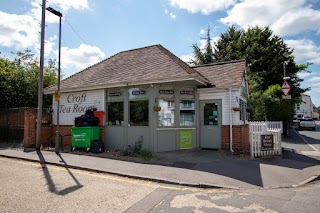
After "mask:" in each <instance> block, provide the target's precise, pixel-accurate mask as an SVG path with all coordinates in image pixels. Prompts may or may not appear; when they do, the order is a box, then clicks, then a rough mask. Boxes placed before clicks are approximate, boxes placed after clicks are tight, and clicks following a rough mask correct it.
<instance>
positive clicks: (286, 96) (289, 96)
mask: <svg viewBox="0 0 320 213" xmlns="http://www.w3.org/2000/svg"><path fill="white" fill-rule="evenodd" d="M282 99H291V95H283V96H282Z"/></svg>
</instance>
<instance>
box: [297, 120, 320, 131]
mask: <svg viewBox="0 0 320 213" xmlns="http://www.w3.org/2000/svg"><path fill="white" fill-rule="evenodd" d="M302 129H312V130H316V122H315V121H314V120H313V119H312V118H309V117H305V118H302V119H300V120H299V130H302Z"/></svg>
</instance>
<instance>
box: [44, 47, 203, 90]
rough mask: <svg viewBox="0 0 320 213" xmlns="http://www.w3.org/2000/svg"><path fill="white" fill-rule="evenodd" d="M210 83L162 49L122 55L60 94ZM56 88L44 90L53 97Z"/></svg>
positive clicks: (70, 82) (79, 76)
mask: <svg viewBox="0 0 320 213" xmlns="http://www.w3.org/2000/svg"><path fill="white" fill-rule="evenodd" d="M190 78H193V79H196V80H198V82H203V84H204V85H206V84H207V83H209V80H208V79H206V78H205V77H203V76H202V75H201V74H199V73H198V72H196V71H195V70H194V69H193V68H191V67H190V66H189V65H187V64H186V63H185V62H183V61H182V60H181V59H179V58H178V57H177V56H175V55H174V54H172V53H171V52H170V51H168V50H167V49H165V48H164V47H162V46H161V45H153V46H148V47H143V48H139V49H133V50H128V51H123V52H120V53H117V54H116V55H114V56H111V57H110V58H108V59H105V60H103V61H101V62H99V63H97V64H95V65H93V66H91V67H88V68H87V69H85V70H83V71H81V72H79V73H76V74H74V75H73V76H70V77H69V78H66V79H64V80H62V81H61V86H60V88H61V91H62V92H63V91H66V90H72V89H74V90H78V89H79V88H88V89H90V88H91V89H93V88H106V87H112V85H114V86H119V85H129V84H131V83H132V82H139V81H140V82H143V81H145V82H150V81H153V80H163V82H165V81H166V80H167V79H171V81H172V80H177V81H178V80H182V79H190ZM56 89H57V85H54V86H51V87H48V88H46V89H45V93H52V92H53V91H54V90H56Z"/></svg>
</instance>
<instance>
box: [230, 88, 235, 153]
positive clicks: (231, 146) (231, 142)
mask: <svg viewBox="0 0 320 213" xmlns="http://www.w3.org/2000/svg"><path fill="white" fill-rule="evenodd" d="M231 89H232V87H229V102H230V103H229V106H230V112H229V119H230V151H231V153H232V154H233V153H234V150H233V132H232V107H231V106H232V105H231V104H232V101H231V98H232V94H231Z"/></svg>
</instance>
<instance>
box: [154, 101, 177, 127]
mask: <svg viewBox="0 0 320 213" xmlns="http://www.w3.org/2000/svg"><path fill="white" fill-rule="evenodd" d="M158 103H159V106H160V107H161V110H160V111H159V112H158V126H174V101H168V100H158Z"/></svg>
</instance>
